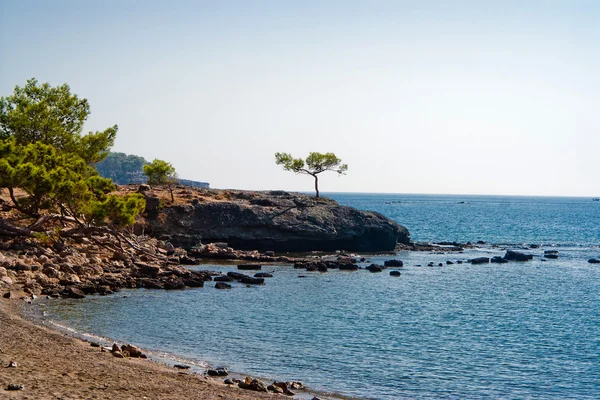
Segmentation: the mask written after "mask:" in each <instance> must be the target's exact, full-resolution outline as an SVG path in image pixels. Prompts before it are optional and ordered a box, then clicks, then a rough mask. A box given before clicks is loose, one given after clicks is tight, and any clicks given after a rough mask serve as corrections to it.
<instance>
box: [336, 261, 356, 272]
mask: <svg viewBox="0 0 600 400" xmlns="http://www.w3.org/2000/svg"><path fill="white" fill-rule="evenodd" d="M338 268H339V269H340V271H356V270H358V265H355V264H352V263H347V264H340V265H339V266H338Z"/></svg>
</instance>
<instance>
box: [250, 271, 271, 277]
mask: <svg viewBox="0 0 600 400" xmlns="http://www.w3.org/2000/svg"><path fill="white" fill-rule="evenodd" d="M254 277H255V278H272V277H273V274H270V273H268V272H259V273H257V274H254Z"/></svg>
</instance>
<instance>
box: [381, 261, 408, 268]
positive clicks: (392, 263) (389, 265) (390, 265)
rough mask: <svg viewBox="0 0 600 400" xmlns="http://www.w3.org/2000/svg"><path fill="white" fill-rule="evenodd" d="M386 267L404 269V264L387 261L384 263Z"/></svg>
mask: <svg viewBox="0 0 600 400" xmlns="http://www.w3.org/2000/svg"><path fill="white" fill-rule="evenodd" d="M383 265H385V266H386V267H403V266H404V263H403V262H402V260H387V261H385V262H384V263H383Z"/></svg>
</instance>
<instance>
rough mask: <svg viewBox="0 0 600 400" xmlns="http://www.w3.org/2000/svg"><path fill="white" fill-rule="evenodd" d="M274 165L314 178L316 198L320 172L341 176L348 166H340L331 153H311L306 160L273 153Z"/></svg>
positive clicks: (339, 161) (339, 160)
mask: <svg viewBox="0 0 600 400" xmlns="http://www.w3.org/2000/svg"><path fill="white" fill-rule="evenodd" d="M275 163H276V164H277V165H281V166H282V167H283V169H285V170H286V171H292V172H295V173H297V174H306V175H310V176H312V177H313V178H315V192H316V193H317V197H319V174H320V173H321V172H325V171H333V172H337V173H338V174H340V175H343V174H345V173H346V171H347V170H348V165H347V164H342V160H341V159H339V158H337V156H336V155H335V154H333V153H325V154H323V153H317V152H312V153H310V154H309V155H308V157H306V160H303V159H301V158H294V157H292V155H291V154H289V153H275Z"/></svg>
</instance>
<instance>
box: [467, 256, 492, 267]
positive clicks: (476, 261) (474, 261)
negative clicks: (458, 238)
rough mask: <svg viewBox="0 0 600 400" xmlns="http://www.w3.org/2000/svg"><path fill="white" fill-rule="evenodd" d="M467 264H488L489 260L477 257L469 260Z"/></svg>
mask: <svg viewBox="0 0 600 400" xmlns="http://www.w3.org/2000/svg"><path fill="white" fill-rule="evenodd" d="M469 262H470V263H471V264H473V265H475V264H489V262H490V259H489V258H488V257H477V258H473V259H471V260H469Z"/></svg>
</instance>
